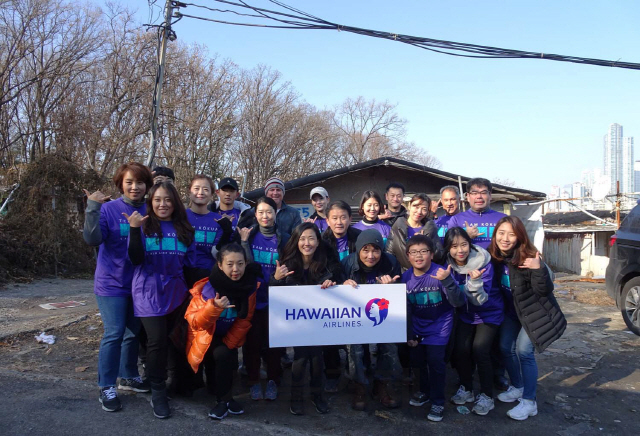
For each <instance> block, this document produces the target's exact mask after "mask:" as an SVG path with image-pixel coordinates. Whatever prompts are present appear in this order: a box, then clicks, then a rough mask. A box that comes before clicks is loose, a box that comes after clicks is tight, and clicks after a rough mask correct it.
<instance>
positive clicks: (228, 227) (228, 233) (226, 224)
mask: <svg viewBox="0 0 640 436" xmlns="http://www.w3.org/2000/svg"><path fill="white" fill-rule="evenodd" d="M217 223H218V225H219V226H220V228H221V229H222V236H221V237H220V240H219V241H218V243H217V244H216V250H220V249H221V248H222V247H223V246H224V245H226V244H228V243H229V242H230V241H231V237H232V236H233V225H232V224H231V220H229V218H227V217H224V218H220V219H219V220H218V221H217Z"/></svg>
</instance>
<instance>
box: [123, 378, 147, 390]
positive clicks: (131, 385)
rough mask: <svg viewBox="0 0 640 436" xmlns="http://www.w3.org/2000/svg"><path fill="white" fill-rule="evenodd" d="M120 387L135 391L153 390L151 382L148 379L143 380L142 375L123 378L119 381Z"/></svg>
mask: <svg viewBox="0 0 640 436" xmlns="http://www.w3.org/2000/svg"><path fill="white" fill-rule="evenodd" d="M118 389H120V390H123V391H133V392H151V383H149V381H148V380H142V377H140V376H138V377H134V378H121V379H120V383H118Z"/></svg>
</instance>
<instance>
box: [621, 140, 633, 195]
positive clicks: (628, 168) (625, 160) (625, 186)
mask: <svg viewBox="0 0 640 436" xmlns="http://www.w3.org/2000/svg"><path fill="white" fill-rule="evenodd" d="M634 163H635V161H634V156H633V137H632V136H630V137H626V138H623V140H622V179H620V192H626V193H631V192H635V190H636V189H635V188H636V183H635V182H636V177H635V172H634V167H633V166H634Z"/></svg>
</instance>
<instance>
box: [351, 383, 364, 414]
mask: <svg viewBox="0 0 640 436" xmlns="http://www.w3.org/2000/svg"><path fill="white" fill-rule="evenodd" d="M351 407H352V408H353V410H360V411H362V410H364V409H365V408H366V407H367V387H366V386H365V385H363V384H360V383H355V384H354V389H353V397H352V398H351Z"/></svg>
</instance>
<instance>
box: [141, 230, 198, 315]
mask: <svg viewBox="0 0 640 436" xmlns="http://www.w3.org/2000/svg"><path fill="white" fill-rule="evenodd" d="M160 229H161V231H162V239H159V238H157V237H155V236H146V235H145V234H144V231H143V232H142V246H143V247H144V261H143V262H142V263H141V264H140V265H136V267H135V270H134V273H133V283H132V296H133V313H134V314H135V316H137V317H150V316H163V315H167V314H169V313H171V312H173V311H174V310H175V309H176V308H177V307H178V306H180V304H182V302H183V301H184V299H185V298H186V297H187V293H188V292H189V291H188V288H187V283H186V282H185V279H184V272H183V268H184V267H185V266H187V267H191V268H193V267H194V265H195V260H196V259H195V258H196V244H195V242H193V243H192V244H191V245H189V246H188V247H187V246H186V245H184V244H183V243H182V242H180V241H179V240H178V236H177V234H176V229H175V227H174V226H173V222H171V221H160Z"/></svg>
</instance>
